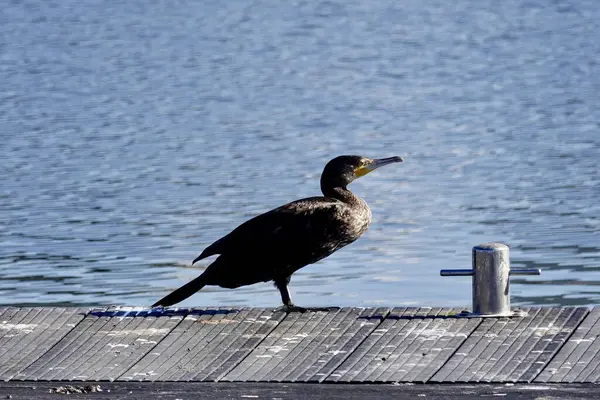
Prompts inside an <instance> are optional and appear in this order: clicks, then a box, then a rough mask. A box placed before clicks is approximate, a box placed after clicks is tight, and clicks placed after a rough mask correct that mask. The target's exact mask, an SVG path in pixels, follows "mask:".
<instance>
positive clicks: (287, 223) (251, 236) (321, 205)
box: [197, 197, 343, 265]
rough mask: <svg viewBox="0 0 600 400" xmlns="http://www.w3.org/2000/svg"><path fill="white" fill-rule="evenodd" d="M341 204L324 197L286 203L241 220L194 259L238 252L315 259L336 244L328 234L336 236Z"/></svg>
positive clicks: (272, 257) (303, 261)
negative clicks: (238, 224) (239, 223)
mask: <svg viewBox="0 0 600 400" xmlns="http://www.w3.org/2000/svg"><path fill="white" fill-rule="evenodd" d="M342 204H343V203H341V202H339V201H337V200H334V199H327V198H323V197H313V198H308V199H302V200H297V201H294V202H292V203H288V204H286V205H283V206H281V207H278V208H276V209H274V210H271V211H269V212H266V213H264V214H261V215H258V216H256V217H254V218H252V219H250V220H248V221H246V222H244V223H243V224H241V225H240V226H238V227H237V228H235V229H234V230H233V231H232V232H231V233H229V234H228V235H226V236H224V237H223V238H221V239H219V240H217V241H216V242H214V243H213V244H211V245H210V246H209V247H207V248H206V249H205V250H204V251H203V252H202V254H201V255H200V256H199V257H198V258H197V260H199V259H201V258H204V257H208V256H209V255H213V254H228V255H236V254H237V255H239V256H240V257H244V256H252V255H258V256H261V255H263V256H264V257H265V258H269V259H271V260H278V259H279V260H285V259H293V260H294V261H296V262H298V263H304V264H303V265H306V264H307V263H310V262H315V261H317V260H318V259H320V258H323V257H325V256H326V255H328V254H331V252H333V251H334V250H335V249H336V248H337V247H338V246H337V245H336V243H334V242H332V241H330V240H328V238H329V237H333V236H335V232H334V231H335V227H336V225H337V224H336V217H337V216H338V215H339V212H338V211H339V209H340V208H341V205H342ZM324 243H326V244H324ZM329 247H332V248H329ZM321 253H324V255H321Z"/></svg>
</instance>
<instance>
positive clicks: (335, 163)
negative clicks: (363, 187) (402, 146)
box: [321, 156, 403, 189]
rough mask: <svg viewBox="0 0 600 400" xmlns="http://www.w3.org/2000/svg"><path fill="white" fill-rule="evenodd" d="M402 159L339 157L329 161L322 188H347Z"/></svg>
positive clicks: (396, 157)
mask: <svg viewBox="0 0 600 400" xmlns="http://www.w3.org/2000/svg"><path fill="white" fill-rule="evenodd" d="M402 161H403V160H402V158H401V157H398V156H395V157H388V158H380V159H371V158H367V157H361V156H339V157H336V158H334V159H333V160H331V161H329V162H328V163H327V165H325V169H323V174H321V188H322V189H324V188H325V187H336V186H338V187H344V188H345V187H346V186H347V185H349V184H350V183H351V182H352V181H353V180H355V179H357V178H360V177H361V176H365V175H366V174H368V173H369V172H371V171H374V170H375V169H377V168H379V167H383V166H384V165H388V164H392V163H397V162H402Z"/></svg>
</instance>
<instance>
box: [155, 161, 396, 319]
mask: <svg viewBox="0 0 600 400" xmlns="http://www.w3.org/2000/svg"><path fill="white" fill-rule="evenodd" d="M400 161H402V159H401V158H400V157H390V158H385V159H380V160H372V159H368V158H364V157H359V156H340V157H337V158H334V159H333V160H331V161H330V162H329V163H328V164H327V165H326V166H325V169H324V170H323V174H322V175H321V191H322V192H323V194H324V197H310V198H306V199H302V200H296V201H293V202H291V203H288V204H285V205H283V206H281V207H278V208H276V209H274V210H271V211H269V212H266V213H264V214H261V215H258V216H256V217H254V218H252V219H250V220H248V221H246V222H244V223H243V224H241V225H240V226H238V227H237V228H235V229H234V230H233V231H232V232H231V233H229V234H228V235H226V236H224V237H222V238H221V239H219V240H217V241H216V242H214V243H213V244H211V245H210V246H208V247H207V248H206V249H205V250H204V251H203V252H202V254H200V255H199V256H198V257H197V258H196V259H195V260H194V261H193V263H195V262H197V261H199V260H202V259H204V258H206V257H209V256H212V255H215V254H219V257H218V258H217V259H216V260H215V261H214V262H213V263H212V264H210V265H209V266H208V268H207V269H206V270H205V271H204V273H202V275H200V276H199V277H198V278H196V279H194V280H192V281H190V282H188V283H187V284H185V285H184V286H182V287H180V288H179V289H177V290H175V291H174V292H172V293H171V294H169V295H167V296H166V297H164V298H162V299H161V300H159V301H157V302H156V303H155V304H154V305H153V307H156V306H165V307H166V306H170V305H172V304H175V303H178V302H180V301H181V300H184V299H186V298H187V297H189V296H191V295H192V294H194V293H195V292H197V291H198V290H200V289H201V288H202V287H204V286H205V285H217V286H221V287H224V288H237V287H240V286H244V285H250V284H253V283H258V282H266V281H271V280H272V281H274V282H275V286H277V288H278V289H279V290H280V292H281V298H282V301H283V304H284V306H285V307H286V308H292V307H294V305H293V303H292V301H291V297H290V295H289V292H288V289H287V285H288V283H289V280H290V277H291V275H292V274H293V273H294V272H295V271H297V270H298V269H300V268H302V267H304V266H306V265H308V264H312V263H315V262H317V261H319V260H321V259H322V258H325V257H327V256H328V255H330V254H331V253H333V252H334V251H336V250H337V249H339V248H341V247H343V246H345V245H347V244H349V243H352V242H353V241H355V240H356V239H358V238H359V237H360V236H361V235H362V234H363V233H364V232H365V231H366V230H367V228H368V227H369V224H370V223H371V210H370V209H369V206H368V205H367V203H365V202H364V201H363V200H362V199H361V198H359V197H358V196H356V195H354V194H353V193H352V192H350V191H349V190H348V189H347V187H346V186H347V185H348V184H349V183H350V182H352V181H353V180H354V179H356V178H358V177H360V176H363V175H365V174H367V173H368V172H370V171H372V170H374V169H375V168H378V167H380V166H383V165H387V164H390V163H393V162H400Z"/></svg>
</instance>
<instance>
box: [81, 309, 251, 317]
mask: <svg viewBox="0 0 600 400" xmlns="http://www.w3.org/2000/svg"><path fill="white" fill-rule="evenodd" d="M242 310H243V309H242V308H209V309H203V308H163V307H155V308H139V309H135V308H133V309H129V308H124V309H119V308H117V309H108V310H92V311H91V312H90V313H89V315H93V316H95V317H111V318H112V317H115V318H123V317H142V318H144V317H177V316H181V317H185V316H188V315H194V316H201V315H217V314H224V315H226V314H233V313H239V312H240V311H242Z"/></svg>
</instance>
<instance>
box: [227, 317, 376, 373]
mask: <svg viewBox="0 0 600 400" xmlns="http://www.w3.org/2000/svg"><path fill="white" fill-rule="evenodd" d="M387 311H388V309H372V308H370V309H362V308H344V309H341V310H334V311H330V312H329V313H324V312H308V313H304V314H299V313H292V314H290V315H288V316H287V318H286V319H285V320H283V322H282V323H281V324H280V325H279V326H278V327H277V328H276V329H275V330H274V331H273V332H272V333H271V334H270V335H269V336H267V337H266V338H265V340H264V341H263V342H262V343H261V344H260V346H258V347H257V348H256V349H255V350H254V351H253V352H252V353H250V355H249V356H248V357H247V358H246V359H244V360H243V361H242V362H241V363H240V365H238V366H237V367H236V368H234V369H233V370H232V371H231V372H230V373H229V374H227V375H226V376H225V377H224V378H223V380H227V381H260V380H271V381H286V382H288V381H321V380H323V379H325V378H326V376H327V375H328V374H329V373H330V372H331V371H333V369H335V368H336V367H337V365H339V364H340V363H341V362H342V361H343V360H344V359H345V358H346V357H347V356H348V355H349V354H350V353H351V352H352V351H353V349H354V348H355V347H356V346H358V344H359V343H360V342H361V341H362V340H363V339H364V338H365V337H366V336H367V335H368V333H370V332H371V331H372V330H373V329H375V327H376V325H378V324H379V322H380V321H381V320H382V319H383V317H384V316H385V314H386V313H387ZM288 357H289V359H288ZM282 363H283V364H282Z"/></svg>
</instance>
